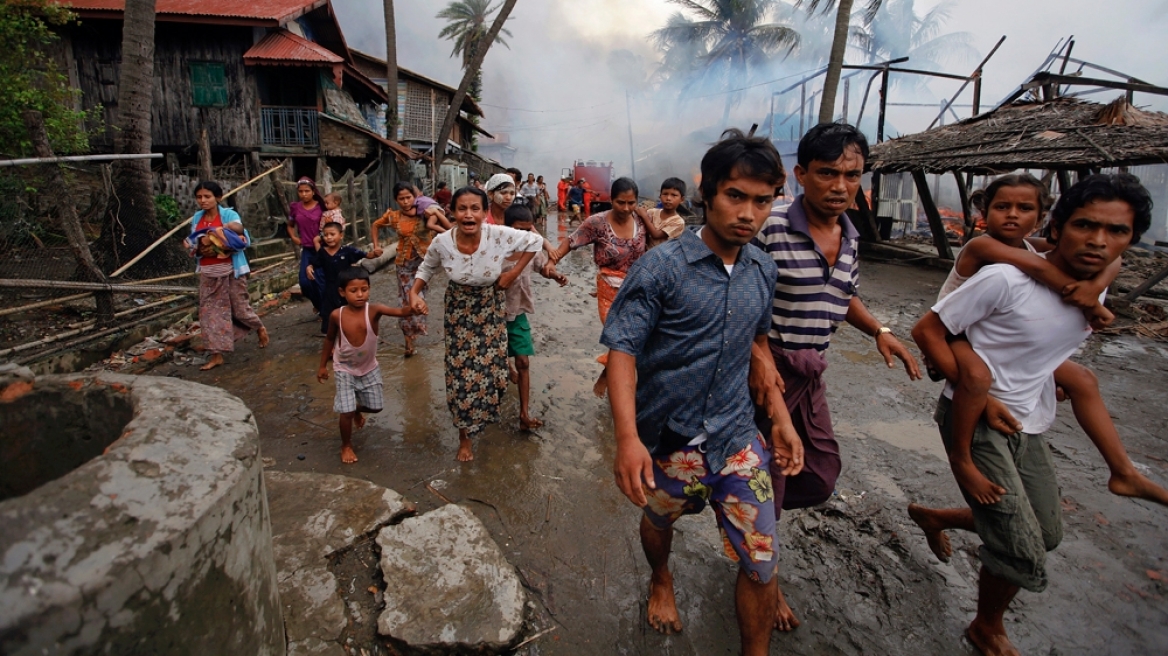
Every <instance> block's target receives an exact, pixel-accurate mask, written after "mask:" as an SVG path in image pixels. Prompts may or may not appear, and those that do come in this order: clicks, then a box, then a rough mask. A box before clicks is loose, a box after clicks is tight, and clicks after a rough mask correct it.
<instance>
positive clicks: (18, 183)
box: [0, 169, 47, 247]
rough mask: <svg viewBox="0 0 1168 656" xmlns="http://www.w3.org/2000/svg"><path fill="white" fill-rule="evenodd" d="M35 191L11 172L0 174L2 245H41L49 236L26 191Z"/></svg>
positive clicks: (0, 245)
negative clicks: (35, 213)
mask: <svg viewBox="0 0 1168 656" xmlns="http://www.w3.org/2000/svg"><path fill="white" fill-rule="evenodd" d="M30 191H31V192H35V191H36V190H35V189H31V188H29V187H27V185H26V183H25V181H24V180H22V179H21V178H20V177H19V176H17V175H15V174H14V173H12V172H11V169H9V170H8V172H5V173H4V174H0V247H17V246H27V247H32V246H39V245H41V244H43V240H44V238H45V237H46V236H47V231H46V230H45V225H44V223H43V222H41V221H37V220H36V218H34V217H33V212H32V211H31V209H30V208H29V206H28V198H27V195H28V194H27V193H26V192H30Z"/></svg>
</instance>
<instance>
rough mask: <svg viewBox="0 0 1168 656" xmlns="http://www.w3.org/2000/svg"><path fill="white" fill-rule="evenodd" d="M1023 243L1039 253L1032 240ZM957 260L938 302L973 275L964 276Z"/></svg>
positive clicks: (959, 255)
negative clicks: (958, 270)
mask: <svg viewBox="0 0 1168 656" xmlns="http://www.w3.org/2000/svg"><path fill="white" fill-rule="evenodd" d="M1022 243H1023V244H1025V245H1026V250H1028V251H1030V252H1031V253H1035V254H1037V253H1038V251H1036V250H1034V247H1033V246H1031V245H1030V242H1028V241H1023V242H1022ZM960 259H961V254H960V253H958V254H957V260H960ZM957 260H954V261H953V268H952V269H950V270H949V277H948V278H945V283H944V284H942V285H941V291H939V292H937V302H938V303H940V302H941V299H943V298H945V297H946V296H948V295H950V294H952V293H953V292H954V291H956V290H957V288H958V287H960V286H962V285H964V284H965V281H966V280H969V279H970V278H972V277H973V276H963V275H961V274H960V273H957Z"/></svg>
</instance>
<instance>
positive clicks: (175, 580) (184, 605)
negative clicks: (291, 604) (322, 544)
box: [0, 372, 285, 656]
mask: <svg viewBox="0 0 1168 656" xmlns="http://www.w3.org/2000/svg"><path fill="white" fill-rule="evenodd" d="M103 451H104V455H103ZM0 527H3V528H2V529H0V654H11V655H13V656H16V655H25V654H29V655H31V654H38V655H39V654H99V653H100V654H192V655H193V654H199V655H205V654H248V655H249V656H250V655H251V654H275V655H281V654H284V652H285V644H284V623H283V619H282V618H281V615H280V604H279V598H278V593H277V588H276V567H275V561H274V558H273V555H272V538H271V527H270V525H269V517H268V507H267V499H266V495H265V491H264V479H263V473H262V464H261V463H260V457H259V435H258V431H257V429H256V425H255V421H254V419H253V418H252V414H251V411H250V410H248V409H247V407H246V406H244V405H243V403H242V402H241V401H240V400H239V399H237V398H235V397H234V396H231V395H230V394H228V393H226V392H224V391H223V390H220V389H217V388H213V387H207V386H204V385H198V384H195V383H189V382H185V381H182V380H176V379H171V378H159V377H148V376H142V377H131V376H117V375H97V376H63V377H57V376H45V377H40V378H36V379H35V380H33V379H31V377H29V376H28V375H27V374H24V375H13V374H12V373H11V372H9V373H0Z"/></svg>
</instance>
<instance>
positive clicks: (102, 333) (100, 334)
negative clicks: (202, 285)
mask: <svg viewBox="0 0 1168 656" xmlns="http://www.w3.org/2000/svg"><path fill="white" fill-rule="evenodd" d="M197 305H198V304H197V303H190V304H188V305H183V306H181V307H176V308H172V309H166V310H163V311H162V312H159V313H157V314H152V315H150V316H148V317H142V318H141V319H138V320H135V321H133V322H131V323H128V324H126V325H124V326H116V327H114V328H107V329H105V330H102V331H100V332H96V333H94V334H92V335H86V336H85V337H82V338H80V339H75V340H73V341H71V342H67V343H65V344H61V345H60V346H57V347H56V348H52V349H49V350H48V351H45V352H44V353H37V354H36V355H32V356H28V357H25V358H21V359H20V360H17V361H16V363H17V364H27V363H29V362H32V361H33V360H35V359H37V358H43V357H45V356H49V355H52V354H54V353H59V352H61V351H66V350H69V349H71V348H73V347H75V346H78V345H80V344H84V343H85V342H88V341H91V340H94V339H98V338H100V337H105V336H106V335H112V334H114V333H116V332H118V331H120V330H125V329H127V328H133V327H134V326H137V325H140V324H143V323H146V322H148V321H153V320H155V319H160V318H162V317H165V316H167V315H170V314H176V313H178V312H185V311H187V310H190V309H191V308H194V307H196V306H197ZM80 332H84V331H76V332H74V333H73V334H70V335H68V336H67V337H72V336H73V335H75V334H77V333H80ZM60 339H66V336H61V335H56V336H54V337H52V338H46V340H41V341H42V342H43V343H42V344H39V345H40V346H43V345H44V344H51V343H53V342H55V341H58V340H60ZM21 346H27V345H25V344H22V345H21ZM13 348H17V347H13ZM11 350H12V349H6V350H5V351H0V357H5V356H6V355H7V353H8V351H11ZM25 350H27V349H25Z"/></svg>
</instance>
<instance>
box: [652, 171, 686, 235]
mask: <svg viewBox="0 0 1168 656" xmlns="http://www.w3.org/2000/svg"><path fill="white" fill-rule="evenodd" d="M659 198H660V200H661V207H655V208H653V209H651V210H648V211H647V214H648V215H649V222H651V223H652V224H653V225H654V226H656V227H657V229H659V230H661V231H663V232H664V233H665V234H666V235H667V237H666V238H665V239H657V238H656V237H652V236H650V237H649V243H648V245H647V248H653V247H654V246H660V245H661V244H664V243H665V242H667V241H669V240H670V239H677V237H678V236H680V235H681V232H682V231H683V230H685V219H683V218H681V215H680V214H678V213H677V208H678V207H680V206H681V202H682V201H683V200H685V181H684V180H682V179H681V178H666V179H665V182H662V183H661V195H660V197H659Z"/></svg>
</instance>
